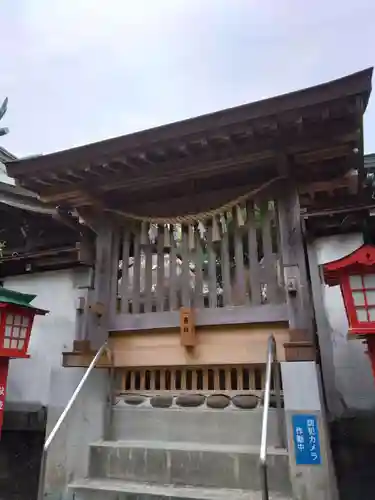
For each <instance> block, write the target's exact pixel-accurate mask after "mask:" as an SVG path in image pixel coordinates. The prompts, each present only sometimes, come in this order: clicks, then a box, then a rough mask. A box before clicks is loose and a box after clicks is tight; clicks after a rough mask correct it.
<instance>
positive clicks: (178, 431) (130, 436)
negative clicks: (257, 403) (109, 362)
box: [69, 405, 292, 500]
mask: <svg viewBox="0 0 375 500" xmlns="http://www.w3.org/2000/svg"><path fill="white" fill-rule="evenodd" d="M261 414H262V410H261V408H256V409H253V410H238V409H233V408H228V409H225V410H213V409H207V408H184V409H180V408H169V409H160V408H151V407H147V406H144V407H142V406H140V407H130V406H125V405H124V406H118V407H115V409H114V411H113V416H112V428H111V435H110V438H111V439H110V440H108V441H99V442H96V443H92V445H91V446H90V450H89V470H88V474H87V477H86V478H84V479H81V480H77V481H75V482H74V483H72V484H71V485H70V486H69V488H70V490H71V492H73V494H74V495H73V498H74V499H75V500H99V499H100V500H165V499H170V500H172V499H183V498H184V499H207V500H209V499H210V500H214V499H217V500H224V499H227V500H237V499H238V500H240V499H247V500H258V499H259V500H261V497H262V495H261V484H260V475H259V468H258V460H259V446H260V434H261ZM268 442H269V459H268V464H269V487H270V490H271V499H274V500H276V499H279V500H287V499H290V498H292V497H291V485H290V480H289V464H288V453H287V451H286V450H283V449H280V448H277V433H276V414H275V410H274V409H271V410H270V425H269V441H268Z"/></svg>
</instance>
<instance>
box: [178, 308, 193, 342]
mask: <svg viewBox="0 0 375 500" xmlns="http://www.w3.org/2000/svg"><path fill="white" fill-rule="evenodd" d="M180 339H181V345H182V346H184V347H194V346H195V345H196V335H195V324H194V311H193V310H192V309H189V308H187V307H182V308H181V309H180Z"/></svg>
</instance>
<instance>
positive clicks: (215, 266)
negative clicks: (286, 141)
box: [116, 200, 285, 314]
mask: <svg viewBox="0 0 375 500" xmlns="http://www.w3.org/2000/svg"><path fill="white" fill-rule="evenodd" d="M275 207H276V205H275V202H273V201H270V200H267V201H262V202H260V203H259V204H258V205H254V204H253V203H252V202H251V203H250V202H249V203H248V204H247V206H246V208H245V209H243V211H242V213H241V216H240V217H238V213H237V212H236V213H230V214H229V213H228V214H226V216H225V220H224V221H223V220H221V221H220V220H219V219H217V220H214V221H211V224H209V225H207V227H206V232H205V234H204V235H202V234H201V232H200V231H199V230H198V226H186V225H183V224H182V225H159V226H157V227H155V226H154V227H153V228H152V230H153V231H154V232H155V234H156V240H155V242H151V241H150V239H149V236H148V234H149V231H150V225H149V224H146V223H136V222H135V223H134V224H133V225H131V226H128V227H127V228H125V229H123V233H122V237H121V241H120V242H119V251H118V254H119V258H118V263H119V265H118V268H119V269H120V278H119V280H118V286H117V290H116V292H117V297H118V303H117V312H120V313H123V314H140V313H151V312H163V311H175V310H178V309H179V308H180V307H194V308H195V309H204V308H210V309H214V308H219V307H226V306H254V305H255V306H256V305H262V304H264V303H269V304H278V303H282V302H283V301H284V300H285V297H284V292H283V285H282V282H281V281H282V278H281V273H280V271H279V270H280V264H281V260H280V255H279V254H280V250H279V238H278V226H277V217H276V208H275Z"/></svg>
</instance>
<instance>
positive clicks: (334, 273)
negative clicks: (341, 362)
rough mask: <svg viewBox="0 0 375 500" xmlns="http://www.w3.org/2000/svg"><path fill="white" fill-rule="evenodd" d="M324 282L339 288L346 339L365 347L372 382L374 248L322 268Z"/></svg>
mask: <svg viewBox="0 0 375 500" xmlns="http://www.w3.org/2000/svg"><path fill="white" fill-rule="evenodd" d="M323 270H324V280H325V282H326V283H327V284H328V285H330V286H335V285H340V288H341V293H342V297H343V300H344V304H345V310H346V316H347V318H348V322H349V331H348V335H349V337H350V336H353V337H359V338H363V339H364V340H365V342H366V343H367V347H368V354H369V357H370V360H371V365H372V370H373V374H374V378H375V246H372V245H363V246H362V247H360V248H358V249H357V250H355V251H354V252H353V253H351V254H349V255H347V256H345V257H343V258H341V259H338V260H335V261H332V262H329V263H327V264H324V266H323Z"/></svg>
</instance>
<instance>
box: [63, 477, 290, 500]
mask: <svg viewBox="0 0 375 500" xmlns="http://www.w3.org/2000/svg"><path fill="white" fill-rule="evenodd" d="M69 489H70V490H71V491H72V492H73V493H74V497H73V498H74V500H178V499H192V500H193V499H195V500H262V492H261V491H243V490H231V489H214V488H192V487H182V486H170V485H150V484H147V483H131V482H126V481H114V480H108V479H107V480H103V479H101V480H99V479H83V480H81V481H76V482H75V483H73V484H71V485H70V486H69ZM269 498H270V500H292V497H291V496H285V495H281V494H279V493H272V492H271V493H270V497H269Z"/></svg>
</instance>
